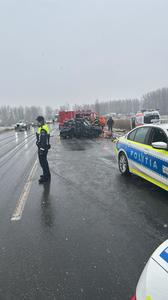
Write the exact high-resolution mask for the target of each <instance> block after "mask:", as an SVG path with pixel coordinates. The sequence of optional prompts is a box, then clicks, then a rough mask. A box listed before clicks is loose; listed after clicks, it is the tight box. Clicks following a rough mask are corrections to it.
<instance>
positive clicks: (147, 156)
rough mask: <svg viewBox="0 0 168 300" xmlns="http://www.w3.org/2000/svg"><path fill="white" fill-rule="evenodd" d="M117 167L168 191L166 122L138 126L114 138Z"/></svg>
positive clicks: (124, 173)
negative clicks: (115, 139) (115, 140)
mask: <svg viewBox="0 0 168 300" xmlns="http://www.w3.org/2000/svg"><path fill="white" fill-rule="evenodd" d="M116 153H117V158H118V166H119V170H120V172H121V173H122V174H123V175H127V174H129V173H133V174H136V175H138V176H140V177H142V178H144V179H146V180H148V181H150V182H152V183H153V184H155V185H157V186H159V187H161V188H163V189H165V190H167V191H168V124H149V125H143V126H139V127H137V128H135V129H133V130H131V131H130V132H129V133H127V134H126V135H125V136H123V137H120V138H119V139H118V140H117V142H116Z"/></svg>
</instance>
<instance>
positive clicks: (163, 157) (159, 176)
mask: <svg viewBox="0 0 168 300" xmlns="http://www.w3.org/2000/svg"><path fill="white" fill-rule="evenodd" d="M154 142H164V143H166V144H168V137H167V135H166V133H165V132H164V130H163V129H162V128H160V127H153V128H152V131H151V134H150V136H149V139H148V141H147V143H148V147H147V149H148V150H147V151H148V164H147V170H146V174H147V175H148V176H149V177H151V178H152V179H153V183H155V184H157V185H159V186H160V187H162V188H164V189H166V190H167V189H168V150H164V149H156V148H154V147H153V146H152V143H154Z"/></svg>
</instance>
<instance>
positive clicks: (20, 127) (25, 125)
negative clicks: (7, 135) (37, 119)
mask: <svg viewBox="0 0 168 300" xmlns="http://www.w3.org/2000/svg"><path fill="white" fill-rule="evenodd" d="M29 129H30V124H29V123H28V122H25V121H20V122H18V123H16V125H15V130H17V131H24V130H29Z"/></svg>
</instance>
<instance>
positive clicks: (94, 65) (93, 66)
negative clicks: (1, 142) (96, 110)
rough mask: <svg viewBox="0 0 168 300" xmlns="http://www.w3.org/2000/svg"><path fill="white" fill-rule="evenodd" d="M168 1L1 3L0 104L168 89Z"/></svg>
mask: <svg viewBox="0 0 168 300" xmlns="http://www.w3.org/2000/svg"><path fill="white" fill-rule="evenodd" d="M167 13H168V1H167V0H0V105H3V104H10V105H20V104H23V105H32V104H36V105H51V106H53V107H56V106H59V105H61V104H64V103H66V102H69V103H89V102H94V101H95V99H97V98H98V99H99V100H100V101H105V100H110V99H116V98H126V97H129V98H130V97H131V98H132V97H141V96H142V94H143V93H145V92H148V91H150V90H153V89H157V88H160V87H164V86H168V75H167V74H168V17H167Z"/></svg>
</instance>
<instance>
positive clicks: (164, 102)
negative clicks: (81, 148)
mask: <svg viewBox="0 0 168 300" xmlns="http://www.w3.org/2000/svg"><path fill="white" fill-rule="evenodd" d="M143 108H144V109H159V110H160V114H161V115H166V114H168V88H162V89H158V90H156V91H152V92H149V93H147V94H145V95H143V96H142V99H141V100H139V99H123V100H111V101H106V102H99V101H98V100H96V101H95V103H94V104H91V105H89V104H88V105H86V104H85V105H74V107H73V109H75V110H78V109H80V110H82V109H83V110H85V109H89V110H94V111H96V112H97V113H99V114H101V115H105V114H108V113H118V114H130V113H136V112H137V111H139V110H140V109H143Z"/></svg>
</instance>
